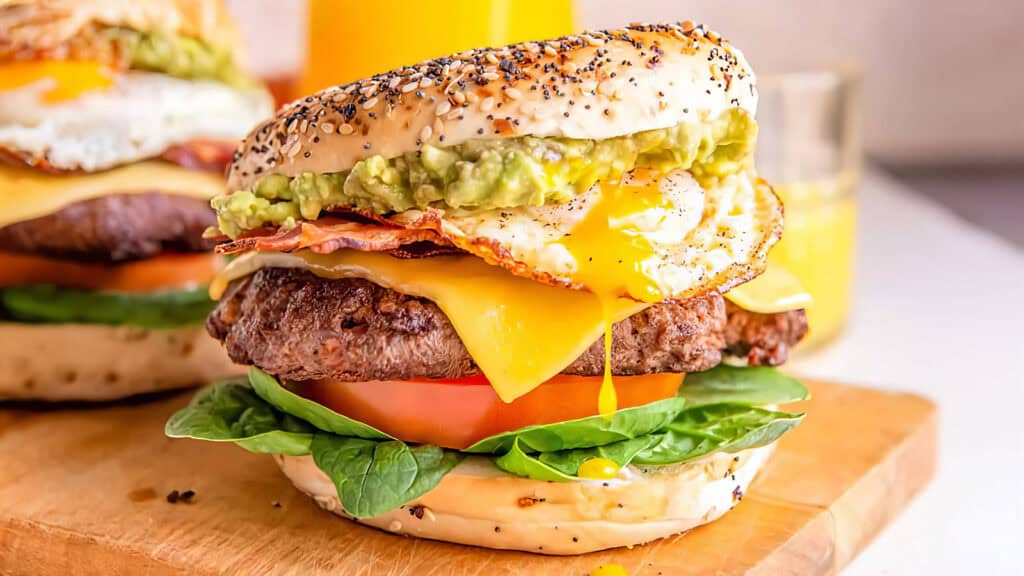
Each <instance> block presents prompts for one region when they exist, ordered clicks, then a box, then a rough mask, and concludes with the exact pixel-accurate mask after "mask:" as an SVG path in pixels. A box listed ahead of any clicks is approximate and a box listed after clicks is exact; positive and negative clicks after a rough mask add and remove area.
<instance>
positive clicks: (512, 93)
mask: <svg viewBox="0 0 1024 576" xmlns="http://www.w3.org/2000/svg"><path fill="white" fill-rule="evenodd" d="M505 95H506V96H508V97H509V98H511V99H513V100H519V99H520V98H522V97H523V93H522V92H520V91H519V90H518V89H516V88H507V89H505Z"/></svg>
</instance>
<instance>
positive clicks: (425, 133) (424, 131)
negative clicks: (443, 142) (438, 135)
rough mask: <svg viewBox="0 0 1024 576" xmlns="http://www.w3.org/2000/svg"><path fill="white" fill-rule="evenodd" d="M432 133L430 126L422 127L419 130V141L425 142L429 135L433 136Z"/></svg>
mask: <svg viewBox="0 0 1024 576" xmlns="http://www.w3.org/2000/svg"><path fill="white" fill-rule="evenodd" d="M433 133H434V130H433V128H431V127H430V126H424V127H423V129H422V130H420V140H422V141H424V142H426V141H427V139H429V138H430V135H431V134H433Z"/></svg>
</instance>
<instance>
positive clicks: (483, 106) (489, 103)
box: [480, 96, 494, 113]
mask: <svg viewBox="0 0 1024 576" xmlns="http://www.w3.org/2000/svg"><path fill="white" fill-rule="evenodd" d="M493 109H494V97H493V96H488V97H487V98H484V99H483V100H482V101H481V102H480V111H481V112H485V113H486V112H490V111H491V110H493Z"/></svg>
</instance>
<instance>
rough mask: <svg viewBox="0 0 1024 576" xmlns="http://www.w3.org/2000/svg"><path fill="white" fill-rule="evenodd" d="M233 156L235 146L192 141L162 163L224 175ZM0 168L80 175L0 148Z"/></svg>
mask: <svg viewBox="0 0 1024 576" xmlns="http://www.w3.org/2000/svg"><path fill="white" fill-rule="evenodd" d="M234 153H235V143H234V142H230V141H225V140H191V141H189V142H185V143H183V144H175V145H173V146H171V147H170V148H168V149H167V150H165V151H164V153H163V154H162V155H161V156H160V157H161V158H162V159H164V160H166V161H168V162H172V163H174V164H177V165H178V166H181V167H182V168H185V169H188V170H201V171H204V172H218V173H221V174H224V173H225V172H227V168H228V165H229V164H231V157H232V156H233V155H234ZM0 166H10V167H12V168H32V169H33V170H39V171H41V172H46V173H47V174H81V173H84V172H85V171H84V170H82V169H80V168H62V167H59V166H54V165H53V164H51V163H50V161H49V159H48V158H47V157H46V155H45V154H43V155H33V154H30V153H28V152H26V151H24V150H15V149H11V148H3V147H0Z"/></svg>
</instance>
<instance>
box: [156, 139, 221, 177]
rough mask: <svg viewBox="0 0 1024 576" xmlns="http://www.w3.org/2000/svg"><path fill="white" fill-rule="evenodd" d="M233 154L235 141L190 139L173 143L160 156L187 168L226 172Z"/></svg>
mask: <svg viewBox="0 0 1024 576" xmlns="http://www.w3.org/2000/svg"><path fill="white" fill-rule="evenodd" d="M234 154H235V142H229V141H224V140H190V141H188V142H186V143H184V144H175V145H173V146H171V147H170V148H168V149H167V150H165V151H164V153H163V154H162V155H161V156H160V157H161V158H163V159H164V160H167V161H168V162H174V163H175V164H177V165H178V166H181V167H182V168H187V169H189V170H202V171H205V172H220V173H221V174H224V173H226V172H227V169H228V165H229V164H231V157H232V156H233V155H234Z"/></svg>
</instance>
